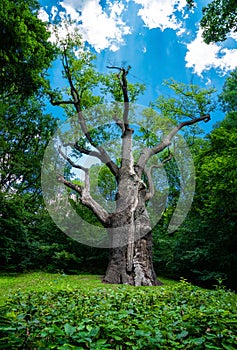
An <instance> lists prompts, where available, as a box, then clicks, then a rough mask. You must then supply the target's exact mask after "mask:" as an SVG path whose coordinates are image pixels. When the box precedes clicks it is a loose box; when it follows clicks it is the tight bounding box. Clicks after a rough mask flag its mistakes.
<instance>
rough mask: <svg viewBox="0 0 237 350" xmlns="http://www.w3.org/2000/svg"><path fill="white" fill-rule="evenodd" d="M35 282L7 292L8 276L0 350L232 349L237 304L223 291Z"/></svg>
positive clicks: (80, 279)
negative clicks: (7, 295) (9, 292)
mask: <svg viewBox="0 0 237 350" xmlns="http://www.w3.org/2000/svg"><path fill="white" fill-rule="evenodd" d="M33 275H34V274H33ZM36 276H38V281H37V279H36V282H35V284H34V285H29V283H30V276H28V277H26V276H25V275H24V276H22V277H21V278H22V282H23V281H28V282H26V285H25V286H24V285H23V283H22V284H21V283H20V282H19V281H18V284H17V286H16V284H15V285H14V286H13V282H12V286H10V285H11V283H10V280H11V279H10V278H9V281H8V282H9V283H8V290H9V289H10V290H11V296H9V297H8V299H7V300H5V302H4V305H2V306H1V316H0V322H1V327H0V334H1V336H0V338H1V341H0V349H31V350H34V349H36V350H41V349H42V350H43V349H61V350H69V349H75V350H76V349H78V350H80V349H81V350H82V349H98V350H99V349H115V350H120V349H121V350H123V349H132V350H135V349H148V350H149V349H167V350H170V349H197V350H198V349H227V350H234V349H236V344H237V308H236V302H237V299H236V295H235V294H234V293H231V292H230V291H227V290H225V289H223V288H221V287H217V288H216V289H215V290H204V289H201V288H198V287H196V286H193V285H191V284H189V283H188V282H187V281H185V280H181V281H180V282H179V283H176V282H172V281H170V282H169V283H166V284H165V285H164V286H161V287H129V286H117V285H116V286H114V285H112V286H111V285H103V284H102V283H101V282H100V279H99V277H98V276H86V275H85V276H60V275H59V276H57V275H53V276H52V275H51V276H50V275H44V274H38V275H34V278H36ZM43 276H44V278H45V282H43V281H44V280H43ZM4 278H5V277H2V278H0V280H1V281H2V280H3V279H4ZM31 278H33V277H32V275H31ZM52 278H54V279H55V283H54V282H53V281H54V280H51V279H52ZM63 278H64V279H63ZM18 279H19V278H16V280H18ZM32 281H33V280H32ZM15 282H16V281H15ZM167 282H168V281H167ZM27 283H28V284H27ZM53 283H54V284H53ZM16 288H18V290H16ZM19 288H20V289H19Z"/></svg>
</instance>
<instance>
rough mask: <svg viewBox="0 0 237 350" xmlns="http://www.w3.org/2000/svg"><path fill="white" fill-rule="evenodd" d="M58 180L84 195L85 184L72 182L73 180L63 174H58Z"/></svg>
mask: <svg viewBox="0 0 237 350" xmlns="http://www.w3.org/2000/svg"><path fill="white" fill-rule="evenodd" d="M57 180H58V181H59V182H61V183H63V184H64V185H65V186H67V187H68V188H71V189H72V190H74V191H75V192H77V193H79V194H80V195H82V192H83V186H80V185H76V184H74V183H72V182H71V181H68V180H66V179H65V178H64V176H62V175H58V177H57Z"/></svg>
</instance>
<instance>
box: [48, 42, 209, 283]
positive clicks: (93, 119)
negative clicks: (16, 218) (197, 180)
mask: <svg viewBox="0 0 237 350" xmlns="http://www.w3.org/2000/svg"><path fill="white" fill-rule="evenodd" d="M79 44H80V45H81V43H80V42H79ZM77 49H78V47H77ZM79 49H80V50H77V51H76V50H75V49H74V47H73V46H71V43H70V41H68V42H67V43H64V45H63V49H62V62H63V68H64V77H65V78H66V80H67V82H68V85H69V89H68V90H67V97H66V95H65V92H64V95H63V96H64V97H63V98H61V99H56V96H53V95H51V102H52V104H53V105H62V106H65V108H66V109H67V110H68V113H69V115H71V116H73V115H75V113H76V115H75V117H74V118H72V121H71V123H74V124H76V125H77V128H78V129H79V130H80V132H81V135H84V138H81V139H77V137H79V132H78V133H77V132H76V130H77V129H76V128H74V129H73V133H71V137H72V139H71V140H70V133H69V134H68V136H69V137H68V136H67V137H66V138H63V137H62V139H61V145H60V146H59V148H58V151H59V153H60V156H61V159H63V160H66V161H67V162H68V165H69V166H70V168H73V169H80V171H82V172H83V173H84V180H83V182H75V181H74V180H73V179H72V178H70V177H69V176H68V173H66V174H62V173H61V174H58V177H57V179H58V181H59V182H60V183H61V184H63V185H65V186H66V187H68V188H69V189H70V190H71V191H73V192H74V193H76V194H77V195H78V199H79V201H80V202H81V203H82V204H83V205H84V206H86V207H88V208H89V209H90V210H91V211H92V212H93V213H94V214H95V215H96V217H97V218H98V220H99V221H100V223H101V224H102V225H103V226H104V227H105V229H106V230H107V233H108V237H109V242H110V247H111V249H110V260H109V265H108V268H107V271H106V275H105V277H104V282H106V283H122V284H130V285H157V284H158V283H159V282H158V281H157V278H156V274H155V271H154V268H153V262H152V233H151V222H150V218H149V215H148V211H147V203H148V202H149V201H150V200H151V199H152V197H153V195H154V184H153V182H152V176H151V172H152V169H153V168H154V167H155V166H156V165H155V164H154V163H153V164H152V163H149V161H151V159H152V158H153V157H155V156H156V155H157V154H160V153H162V152H165V150H166V149H167V148H168V147H169V146H171V144H172V140H173V139H174V138H175V137H176V135H177V133H178V132H179V131H180V130H181V129H183V128H185V127H186V126H190V127H191V126H193V125H194V124H196V123H198V122H201V121H205V122H208V121H209V120H210V115H209V114H208V112H209V110H210V94H211V91H207V90H205V91H202V90H200V89H198V88H197V87H194V86H191V88H190V89H188V88H187V87H186V86H184V85H182V84H177V83H175V82H173V81H171V82H170V87H171V88H173V89H174V90H175V91H176V92H177V93H178V95H179V96H181V100H182V99H183V100H185V101H186V104H185V105H182V102H181V100H180V99H178V100H177V99H175V98H172V99H170V100H169V101H168V102H167V104H166V103H165V101H164V100H162V101H161V103H160V107H161V109H162V108H163V111H166V114H167V115H169V116H171V117H174V116H176V115H177V122H176V125H173V127H172V128H170V126H169V127H167V125H166V127H164V128H163V135H161V133H160V131H159V128H158V127H157V128H156V131H157V135H156V137H154V135H153V134H152V135H151V137H152V138H153V139H154V140H156V142H157V143H156V144H153V145H151V144H150V147H146V146H145V145H146V143H145V142H144V144H143V149H142V150H141V151H139V152H137V148H136V146H135V144H136V142H135V137H134V135H135V128H134V126H133V125H132V115H133V114H134V113H136V110H135V111H134V106H133V105H131V102H130V101H131V100H132V101H135V98H136V92H137V89H136V88H134V87H133V88H132V86H131V85H129V83H128V81H127V76H128V74H129V70H130V68H131V67H130V66H128V67H108V68H109V69H113V70H115V72H116V74H112V75H110V76H109V77H105V78H104V79H102V78H99V75H98V74H97V73H96V72H95V71H94V69H93V66H92V59H93V58H94V57H92V56H91V54H90V53H89V52H87V51H85V50H82V47H79ZM99 83H100V84H99ZM101 85H102V91H103V92H104V96H103V97H98V96H97V97H95V96H94V94H93V92H94V88H95V87H97V89H99V88H100V86H101ZM130 86H131V88H130ZM138 90H139V89H138ZM106 92H111V93H112V96H113V98H114V99H115V101H118V102H119V101H121V102H122V105H121V104H119V105H118V104H116V103H114V104H112V107H109V106H111V105H107V108H104V109H103V107H101V109H95V110H94V112H93V110H89V112H88V113H87V111H86V108H87V107H88V106H90V105H91V101H95V103H98V102H101V101H103V99H105V96H106ZM110 100H111V98H110ZM121 106H122V108H121ZM72 108H73V110H74V112H73V110H72ZM98 108H99V107H98ZM98 111H99V112H100V113H98ZM106 117H108V119H109V117H110V121H113V122H114V123H113V124H112V126H111V124H109V123H108V122H107V121H106V119H105V118H106ZM156 117H157V124H159V121H160V118H159V115H158V114H157V113H156ZM182 118H183V119H184V121H180V119H182ZM108 119H107V120H108ZM150 122H151V123H153V124H154V123H156V121H154V120H152V118H150ZM105 123H106V124H105ZM163 123H164V125H165V124H166V122H165V117H164V121H163ZM101 124H103V127H102V126H101ZM169 125H170V124H169ZM145 131H146V130H145ZM145 131H144V132H143V133H142V132H141V133H140V134H139V137H140V136H141V135H144V137H145V138H146V139H147V135H146V132H145ZM72 134H74V138H73V136H72ZM115 134H116V135H120V139H121V151H120V154H119V155H118V154H115V153H113V151H114V147H111V149H110V151H111V152H108V150H106V149H105V147H103V142H105V140H107V139H108V138H110V137H113V135H115ZM77 135H78V136H77ZM56 142H57V143H58V142H59V137H57V138H56ZM66 147H70V151H69V152H68V153H67V154H66V151H65V149H66ZM52 150H55V145H54V146H53V148H52ZM52 150H51V151H52ZM88 154H91V155H93V156H94V157H95V158H97V159H98V160H99V161H100V162H101V163H102V164H104V165H105V166H106V167H107V168H108V169H109V171H110V174H111V175H112V176H113V178H114V180H115V183H116V196H115V198H116V201H115V209H114V211H112V212H110V211H108V210H106V208H104V207H103V206H102V205H100V203H99V202H97V201H96V200H95V199H94V198H93V197H92V193H91V189H90V171H89V169H88V167H86V166H83V165H81V164H80V162H79V163H78V162H76V161H75V160H74V159H77V160H78V159H80V157H82V156H83V155H84V156H85V155H88ZM75 155H76V158H75V157H74V156H75ZM51 156H52V154H51V153H49V159H48V160H47V162H46V163H47V164H46V166H45V169H44V171H45V177H44V176H43V184H42V185H43V186H46V187H47V184H45V183H44V182H46V181H48V180H47V179H49V176H47V172H50V168H51V167H52V164H51V165H50V159H51ZM169 158H170V155H169V154H164V156H163V159H162V162H161V165H163V164H165V163H166V162H167V161H168V159H169ZM48 190H49V191H53V188H52V187H51V185H49V186H48ZM59 195H60V194H58V196H59Z"/></svg>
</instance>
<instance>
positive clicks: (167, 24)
mask: <svg viewBox="0 0 237 350" xmlns="http://www.w3.org/2000/svg"><path fill="white" fill-rule="evenodd" d="M134 2H135V3H136V4H139V5H141V6H142V8H141V9H140V10H139V12H138V15H139V16H141V18H142V20H143V21H144V23H145V25H146V26H147V27H148V28H149V29H153V28H160V29H161V30H162V31H163V30H165V29H167V28H170V29H173V30H178V33H177V34H178V35H181V34H182V33H183V31H184V29H183V27H182V26H183V25H182V22H181V21H180V20H179V19H178V18H177V16H176V12H179V13H180V12H181V13H182V14H184V8H185V7H186V6H187V3H186V0H134ZM186 18H187V16H186Z"/></svg>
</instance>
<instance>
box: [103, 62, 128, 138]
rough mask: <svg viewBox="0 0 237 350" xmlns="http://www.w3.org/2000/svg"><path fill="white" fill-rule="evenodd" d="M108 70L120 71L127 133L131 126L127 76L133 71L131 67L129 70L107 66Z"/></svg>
mask: <svg viewBox="0 0 237 350" xmlns="http://www.w3.org/2000/svg"><path fill="white" fill-rule="evenodd" d="M107 68H109V69H117V70H119V73H118V74H117V77H118V79H119V82H120V86H121V89H122V93H123V102H124V110H123V122H124V128H125V132H126V130H128V129H129V125H128V113H129V97H128V82H127V75H128V73H129V71H130V69H131V66H128V68H127V69H125V68H120V67H116V66H107Z"/></svg>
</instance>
